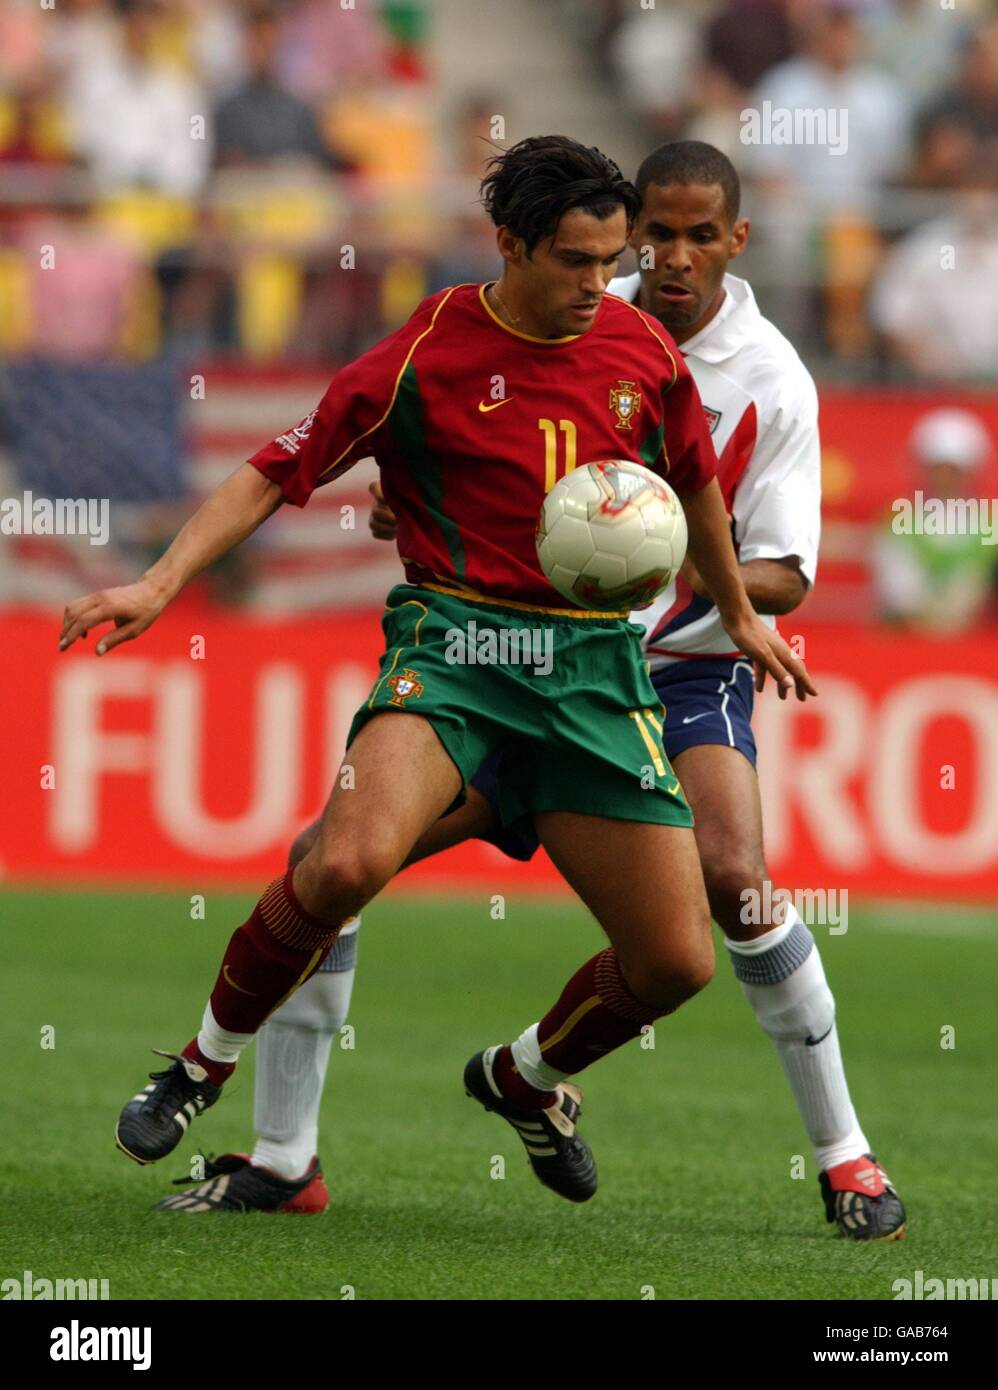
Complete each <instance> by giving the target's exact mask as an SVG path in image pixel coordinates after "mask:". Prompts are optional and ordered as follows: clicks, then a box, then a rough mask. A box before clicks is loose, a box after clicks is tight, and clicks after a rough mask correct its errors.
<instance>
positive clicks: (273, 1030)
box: [251, 923, 359, 1178]
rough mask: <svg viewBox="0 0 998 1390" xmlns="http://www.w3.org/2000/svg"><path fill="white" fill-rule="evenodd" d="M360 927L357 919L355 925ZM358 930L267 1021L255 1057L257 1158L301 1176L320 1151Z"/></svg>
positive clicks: (274, 1168)
mask: <svg viewBox="0 0 998 1390" xmlns="http://www.w3.org/2000/svg"><path fill="white" fill-rule="evenodd" d="M358 925H359V923H358ZM355 931H356V928H354V931H352V932H349V933H346V934H344V933H341V934H340V937H339V938H338V940H337V943H336V946H335V947H334V948H333V950H334V953H337V952H338V953H339V960H338V961H334V962H333V963H336V964H341V965H342V964H348V967H349V968H347V969H336V970H319V971H317V972H316V973H315V974H314V975H313V976H312V978H311V979H310V980H306V982H305V984H303V985H302V987H301V988H300V989H298V990H296V991H295V992H294V994H292V996H291V998H290V999H288V1000H286V1002H285V1003H283V1004H282V1005H281V1007H280V1008H279V1009H277V1010H276V1011H275V1012H274V1013H273V1014H271V1016H270V1018H269V1019H268V1020H267V1022H266V1023H265V1024H264V1025H263V1027H262V1028H261V1029H260V1032H259V1035H258V1036H259V1041H258V1042H257V1054H256V1090H255V1095H254V1110H253V1125H254V1128H255V1130H256V1135H257V1140H256V1146H255V1148H254V1150H253V1156H252V1160H251V1161H252V1162H253V1163H254V1164H255V1165H256V1166H257V1167H260V1168H270V1169H272V1171H273V1172H275V1173H279V1174H280V1176H281V1177H283V1178H298V1177H301V1175H302V1173H304V1172H305V1170H306V1168H307V1167H308V1165H309V1163H310V1162H311V1161H312V1159H313V1157H314V1156H315V1154H316V1152H317V1149H318V1137H319V1108H320V1105H321V1102H322V1090H323V1086H324V1085H325V1081H326V1070H327V1068H328V1066H329V1053H330V1049H331V1048H332V1045H333V1038H334V1037H335V1035H336V1033H338V1032H339V1030H340V1029H341V1028H342V1027H343V1024H344V1023H345V1022H346V1018H347V1013H348V1012H349V1008H350V995H351V993H352V991H353V982H354V976H355V974H356V968H355V966H353V964H352V963H350V962H352V961H353V960H354V959H355V958H356V942H355V941H353V940H352V938H353V936H354V932H355Z"/></svg>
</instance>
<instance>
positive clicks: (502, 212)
mask: <svg viewBox="0 0 998 1390" xmlns="http://www.w3.org/2000/svg"><path fill="white" fill-rule="evenodd" d="M481 194H482V203H483V205H484V207H485V210H486V212H487V213H488V214H489V216H490V217H491V218H492V221H493V222H494V223H495V224H496V226H497V227H508V228H509V229H510V231H511V232H512V233H513V234H514V236H519V237H522V238H523V240H524V242H525V243H526V247H527V255H528V256H529V255H530V254H531V253H532V252H533V250H534V247H535V246H536V245H537V244H538V242H540V241H543V240H544V238H545V237H550V236H554V234H555V231H556V230H557V227H558V223H559V221H560V220H561V218H562V217H563V216H564V214H565V213H566V212H569V211H570V210H571V209H572V208H582V209H583V210H584V211H585V212H589V213H592V215H593V216H594V217H598V218H599V219H600V220H601V221H602V220H603V219H604V218H607V217H612V216H613V213H614V212H615V211H616V210H617V208H618V207H623V209H624V212H625V213H626V214H627V224H628V226H630V225H631V223H632V222H633V221H634V219H635V217H636V216H637V213H638V208H639V207H640V206H641V199H640V198H639V197H638V192H637V189H636V188H635V187H634V185H633V184H632V183H630V182H628V180H627V179H625V178H624V176H623V174H622V173H621V172H620V170H619V168H618V167H617V165H616V164H614V162H613V160H612V159H609V158H608V157H607V156H606V155H605V154H603V152H602V151H601V150H597V149H595V148H594V147H592V146H588V145H580V144H579V142H578V141H577V140H570V139H569V137H568V136H567V135H533V136H531V137H530V138H529V139H527V140H521V141H520V142H519V144H516V145H513V146H512V147H511V148H510V149H508V150H504V151H503V152H502V153H501V154H497V155H496V156H495V157H494V158H493V159H490V160H489V164H488V173H487V174H486V175H485V178H484V179H483V180H482V186H481Z"/></svg>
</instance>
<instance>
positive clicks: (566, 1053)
mask: <svg viewBox="0 0 998 1390" xmlns="http://www.w3.org/2000/svg"><path fill="white" fill-rule="evenodd" d="M672 1012H673V1010H672V1009H653V1008H652V1007H651V1005H650V1004H643V1003H642V1002H641V1000H640V999H637V998H635V996H634V995H633V994H632V993H631V991H630V990H629V989H628V987H627V982H626V981H625V979H624V977H623V975H622V974H621V973H620V962H619V961H618V959H617V952H616V951H615V950H614V949H613V947H612V946H608V947H607V949H606V950H605V951H600V953H599V955H598V956H593V958H592V960H587V961H586V963H585V965H584V966H583V967H582V969H581V970H577V971H576V972H575V974H574V975H573V976H572V978H571V979H570V980H569V982H568V984H567V985H566V986H565V988H564V989H563V990H562V992H561V998H560V999H559V1000H558V1002H557V1004H555V1006H554V1008H553V1009H549V1010H548V1012H547V1013H546V1014H545V1015H544V1017H543V1018H542V1019H541V1021H540V1023H539V1024H538V1026H537V1041H538V1043H539V1044H540V1049H541V1056H542V1057H543V1058H544V1061H545V1062H547V1064H548V1066H550V1067H554V1068H555V1069H556V1070H557V1071H563V1072H567V1073H568V1074H569V1075H570V1076H574V1074H575V1073H576V1072H577V1071H582V1070H583V1069H584V1068H585V1067H588V1066H589V1064H590V1063H591V1062H595V1061H597V1060H598V1059H599V1058H600V1057H605V1056H606V1054H607V1053H608V1052H613V1051H614V1050H615V1049H616V1048H618V1047H620V1046H621V1045H622V1044H623V1043H625V1042H630V1040H631V1038H636V1037H638V1036H639V1035H640V1033H641V1029H642V1028H644V1027H646V1026H647V1025H648V1024H650V1023H654V1022H655V1020H656V1019H657V1018H662V1017H663V1016H664V1015H665V1014H667V1013H672Z"/></svg>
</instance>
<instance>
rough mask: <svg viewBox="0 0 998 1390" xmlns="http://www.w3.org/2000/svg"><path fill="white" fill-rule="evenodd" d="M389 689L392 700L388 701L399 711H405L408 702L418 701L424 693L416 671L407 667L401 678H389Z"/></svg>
mask: <svg viewBox="0 0 998 1390" xmlns="http://www.w3.org/2000/svg"><path fill="white" fill-rule="evenodd" d="M388 689H389V690H390V691H391V692H392V698H391V699H390V700H389V701H388V703H389V704H390V705H395V706H396V707H397V708H398V709H405V702H406V700H418V699H419V697H420V695H422V693H423V682H422V681H421V680H420V679H419V676H418V675H417V674H416V672H415V671H410V669H409V667H408V666H407V667H406V668H405V670H404V671H403V672H402V674H401V675H400V676H389V677H388Z"/></svg>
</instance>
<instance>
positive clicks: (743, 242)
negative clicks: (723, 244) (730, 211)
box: [728, 217, 752, 261]
mask: <svg viewBox="0 0 998 1390" xmlns="http://www.w3.org/2000/svg"><path fill="white" fill-rule="evenodd" d="M751 230H752V223H751V222H750V221H749V220H748V218H747V217H739V219H738V221H737V222H736V223H735V224H734V226H733V227H732V228H731V235H730V237H729V238H728V258H729V260H732V261H733V260H734V259H735V258H736V256H740V255H741V254H742V252H743V251H744V250H745V247H746V246H747V245H748V238H749V232H750V231H751Z"/></svg>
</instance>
